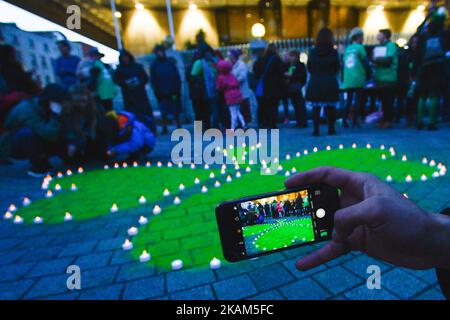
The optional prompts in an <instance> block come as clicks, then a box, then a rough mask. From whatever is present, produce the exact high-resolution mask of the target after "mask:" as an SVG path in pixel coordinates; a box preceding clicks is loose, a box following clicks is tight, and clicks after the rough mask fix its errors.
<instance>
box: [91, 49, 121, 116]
mask: <svg viewBox="0 0 450 320" xmlns="http://www.w3.org/2000/svg"><path fill="white" fill-rule="evenodd" d="M104 56H105V55H104V54H103V53H101V52H99V51H98V49H97V48H91V49H90V50H89V58H90V59H91V61H92V62H93V63H92V68H91V70H90V72H89V74H90V79H89V87H90V89H91V90H92V91H93V92H94V94H95V96H96V98H97V102H98V103H99V104H100V105H101V106H102V107H103V108H104V110H105V111H111V110H112V109H113V99H114V97H115V96H116V94H117V88H116V85H115V84H114V82H113V79H112V75H111V71H110V70H109V68H108V66H106V65H105V64H104V63H103V62H102V61H101V59H102V58H103V57H104Z"/></svg>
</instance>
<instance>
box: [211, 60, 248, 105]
mask: <svg viewBox="0 0 450 320" xmlns="http://www.w3.org/2000/svg"><path fill="white" fill-rule="evenodd" d="M231 69H232V66H231V63H230V62H228V61H226V60H221V61H219V63H218V64H217V70H218V71H219V76H218V77H217V80H216V88H217V91H219V92H222V93H223V95H224V97H225V103H226V104H227V106H231V105H237V104H240V103H241V102H242V100H243V99H242V94H241V90H240V84H239V81H238V79H237V78H236V76H235V75H234V74H232V73H231Z"/></svg>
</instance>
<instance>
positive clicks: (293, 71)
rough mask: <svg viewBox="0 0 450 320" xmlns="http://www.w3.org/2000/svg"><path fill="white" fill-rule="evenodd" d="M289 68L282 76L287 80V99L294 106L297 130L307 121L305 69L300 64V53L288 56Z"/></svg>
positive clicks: (296, 52)
mask: <svg viewBox="0 0 450 320" xmlns="http://www.w3.org/2000/svg"><path fill="white" fill-rule="evenodd" d="M288 59H289V67H288V69H287V71H286V73H285V74H284V75H285V77H286V79H287V85H288V93H289V98H290V99H291V102H292V104H293V105H294V110H295V118H296V120H297V125H296V127H297V128H306V127H307V126H308V119H307V115H306V106H305V99H304V98H303V92H302V89H303V86H304V85H305V83H306V67H305V65H304V64H303V63H302V62H300V52H298V51H297V50H292V51H291V52H289V55H288Z"/></svg>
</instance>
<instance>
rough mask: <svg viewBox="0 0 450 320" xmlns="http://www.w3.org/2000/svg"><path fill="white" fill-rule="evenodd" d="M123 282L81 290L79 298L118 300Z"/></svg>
mask: <svg viewBox="0 0 450 320" xmlns="http://www.w3.org/2000/svg"><path fill="white" fill-rule="evenodd" d="M124 286H125V285H124V284H114V285H111V286H106V287H100V288H95V289H91V290H82V291H81V292H80V296H79V299H80V300H118V299H120V296H121V293H122V290H123V287H124Z"/></svg>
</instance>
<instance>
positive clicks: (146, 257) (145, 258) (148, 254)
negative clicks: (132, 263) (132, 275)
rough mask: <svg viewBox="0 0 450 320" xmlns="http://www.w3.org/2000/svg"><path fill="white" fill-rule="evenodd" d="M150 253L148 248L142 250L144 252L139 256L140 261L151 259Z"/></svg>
mask: <svg viewBox="0 0 450 320" xmlns="http://www.w3.org/2000/svg"><path fill="white" fill-rule="evenodd" d="M150 258H151V256H150V253H148V252H147V250H144V251H142V254H141V255H140V256H139V261H140V262H147V261H150Z"/></svg>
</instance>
